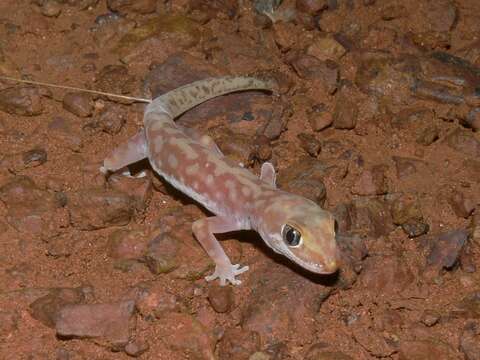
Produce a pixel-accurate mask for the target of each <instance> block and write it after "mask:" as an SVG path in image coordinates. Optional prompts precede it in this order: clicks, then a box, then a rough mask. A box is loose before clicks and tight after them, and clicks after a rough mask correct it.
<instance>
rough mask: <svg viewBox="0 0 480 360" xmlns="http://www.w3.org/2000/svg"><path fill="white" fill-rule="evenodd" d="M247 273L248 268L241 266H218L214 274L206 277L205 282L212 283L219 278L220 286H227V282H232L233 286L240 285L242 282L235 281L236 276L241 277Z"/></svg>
mask: <svg viewBox="0 0 480 360" xmlns="http://www.w3.org/2000/svg"><path fill="white" fill-rule="evenodd" d="M245 271H248V266H243V267H240V264H235V265H226V266H223V265H221V266H219V265H216V266H215V271H214V272H213V274H212V275H208V276H206V277H205V280H207V281H212V280H215V279H217V278H218V279H220V286H225V285H227V282H230V283H231V284H232V285H240V284H241V283H242V281H241V280H237V279H235V276H237V275H240V274H242V273H244V272H245Z"/></svg>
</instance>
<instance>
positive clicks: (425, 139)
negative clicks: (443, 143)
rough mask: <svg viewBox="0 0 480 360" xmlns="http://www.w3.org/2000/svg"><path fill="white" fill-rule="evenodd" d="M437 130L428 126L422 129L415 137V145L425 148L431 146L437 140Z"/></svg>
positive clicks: (433, 126) (432, 126)
mask: <svg viewBox="0 0 480 360" xmlns="http://www.w3.org/2000/svg"><path fill="white" fill-rule="evenodd" d="M439 135H440V134H439V130H438V128H437V127H436V126H435V125H429V126H427V127H426V128H424V129H423V130H422V131H421V132H420V134H419V135H418V136H417V139H416V141H417V143H419V144H421V145H425V146H429V145H432V144H433V143H434V142H435V141H437V140H438V138H439Z"/></svg>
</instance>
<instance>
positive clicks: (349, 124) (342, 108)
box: [333, 92, 358, 130]
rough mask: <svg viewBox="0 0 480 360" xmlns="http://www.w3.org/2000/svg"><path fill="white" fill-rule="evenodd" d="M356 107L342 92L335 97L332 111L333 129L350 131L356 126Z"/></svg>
mask: <svg viewBox="0 0 480 360" xmlns="http://www.w3.org/2000/svg"><path fill="white" fill-rule="evenodd" d="M357 117H358V106H357V104H356V103H354V102H353V101H352V100H351V99H350V98H349V97H348V96H347V95H346V94H344V93H343V92H341V93H340V95H338V96H337V98H336V101H335V109H334V110H333V127H334V128H335V129H345V130H351V129H353V128H355V126H356V125H357Z"/></svg>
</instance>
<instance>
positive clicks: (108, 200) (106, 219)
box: [67, 189, 134, 230]
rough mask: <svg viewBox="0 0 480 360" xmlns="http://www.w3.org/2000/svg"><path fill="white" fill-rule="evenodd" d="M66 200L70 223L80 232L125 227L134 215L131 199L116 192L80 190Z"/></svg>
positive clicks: (70, 194)
mask: <svg viewBox="0 0 480 360" xmlns="http://www.w3.org/2000/svg"><path fill="white" fill-rule="evenodd" d="M67 198H68V211H69V213H70V222H71V223H72V225H73V226H74V227H75V228H77V229H81V230H95V229H102V228H106V227H109V226H122V225H127V224H128V223H129V222H130V219H131V218H132V216H133V213H134V201H133V199H132V197H131V196H129V195H127V194H125V193H122V192H119V191H116V190H103V189H90V190H81V191H78V192H74V193H69V194H67Z"/></svg>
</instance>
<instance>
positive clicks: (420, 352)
mask: <svg viewBox="0 0 480 360" xmlns="http://www.w3.org/2000/svg"><path fill="white" fill-rule="evenodd" d="M398 355H399V357H398V358H399V360H416V359H418V360H420V359H422V360H438V359H442V360H455V359H458V357H457V356H456V354H455V351H454V349H452V347H451V346H450V345H448V344H447V343H445V342H442V341H440V340H433V339H432V340H411V341H402V342H401V343H400V348H399V351H398Z"/></svg>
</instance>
